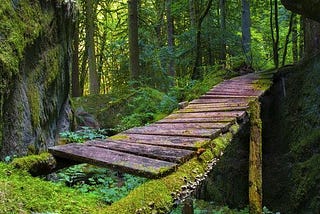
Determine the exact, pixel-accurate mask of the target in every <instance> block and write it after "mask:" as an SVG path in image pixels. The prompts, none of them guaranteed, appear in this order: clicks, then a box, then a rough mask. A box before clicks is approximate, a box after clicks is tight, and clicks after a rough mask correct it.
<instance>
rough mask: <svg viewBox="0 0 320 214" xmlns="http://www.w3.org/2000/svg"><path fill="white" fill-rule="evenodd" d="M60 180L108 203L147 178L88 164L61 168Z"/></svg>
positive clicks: (121, 196)
mask: <svg viewBox="0 0 320 214" xmlns="http://www.w3.org/2000/svg"><path fill="white" fill-rule="evenodd" d="M57 175H58V179H59V182H63V183H65V184H67V185H68V186H71V187H72V188H74V189H77V190H79V191H80V192H82V193H91V194H93V195H96V196H97V197H98V198H99V199H100V200H102V201H103V202H105V203H107V204H112V203H113V202H115V201H118V200H120V199H121V198H123V197H125V196H126V195H128V194H129V192H130V191H131V190H133V189H134V188H136V187H137V186H139V185H141V184H142V183H144V182H145V181H147V179H145V178H141V177H137V176H133V175H129V174H119V173H117V172H115V171H111V170H109V169H106V168H99V167H95V166H90V165H86V164H81V165H76V166H72V167H69V168H68V169H64V170H61V171H60V172H59V173H58V174H57Z"/></svg>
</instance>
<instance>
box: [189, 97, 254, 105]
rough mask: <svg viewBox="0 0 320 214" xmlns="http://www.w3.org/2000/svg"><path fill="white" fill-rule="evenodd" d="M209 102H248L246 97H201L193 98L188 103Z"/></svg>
mask: <svg viewBox="0 0 320 214" xmlns="http://www.w3.org/2000/svg"><path fill="white" fill-rule="evenodd" d="M209 103H249V98H248V97H236V98H211V99H209V98H202V97H200V98H199V99H196V100H193V101H191V102H190V104H209Z"/></svg>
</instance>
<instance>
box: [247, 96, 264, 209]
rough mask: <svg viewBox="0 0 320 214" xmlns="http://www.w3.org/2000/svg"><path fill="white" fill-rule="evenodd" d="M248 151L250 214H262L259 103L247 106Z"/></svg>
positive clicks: (253, 102) (254, 102)
mask: <svg viewBox="0 0 320 214" xmlns="http://www.w3.org/2000/svg"><path fill="white" fill-rule="evenodd" d="M249 108H250V109H249V114H250V149H249V208H250V214H260V213H262V122H261V118H260V103H259V102H258V101H257V100H255V101H252V102H250V104H249Z"/></svg>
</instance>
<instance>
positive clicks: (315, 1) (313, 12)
mask: <svg viewBox="0 0 320 214" xmlns="http://www.w3.org/2000/svg"><path fill="white" fill-rule="evenodd" d="M281 2H282V4H283V5H284V6H285V7H286V8H287V9H288V10H291V11H293V12H295V13H298V14H301V15H304V16H306V17H308V18H310V19H313V20H315V21H318V22H320V13H319V10H320V1H319V0H281Z"/></svg>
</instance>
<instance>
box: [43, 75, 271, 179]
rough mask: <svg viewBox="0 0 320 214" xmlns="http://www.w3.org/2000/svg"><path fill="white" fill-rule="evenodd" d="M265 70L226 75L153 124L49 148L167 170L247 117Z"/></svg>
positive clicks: (151, 173) (144, 171) (118, 165)
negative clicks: (211, 87) (210, 87)
mask: <svg viewBox="0 0 320 214" xmlns="http://www.w3.org/2000/svg"><path fill="white" fill-rule="evenodd" d="M270 77H271V76H270V75H264V76H263V77H262V76H260V75H259V74H254V73H250V74H247V75H243V76H239V77H236V78H233V79H230V80H226V81H224V82H222V83H220V84H218V85H216V86H215V87H214V88H213V89H211V90H210V91H209V92H207V93H206V94H205V95H203V96H201V97H200V98H199V99H196V100H193V101H192V102H190V103H189V104H188V105H187V106H186V107H185V108H183V109H181V110H178V111H175V112H174V113H172V114H171V115H169V116H167V117H166V118H164V119H162V120H160V121H157V122H155V123H153V124H150V125H147V126H143V127H138V128H132V129H129V130H127V131H124V132H122V133H119V134H117V135H114V136H112V137H110V138H107V139H105V140H91V141H87V142H85V143H83V144H76V143H71V144H67V145H61V146H55V147H52V148H49V151H50V152H51V153H52V154H53V155H54V156H56V157H58V158H64V159H69V160H73V161H76V162H83V163H90V164H94V165H99V166H103V167H110V168H113V169H115V170H119V171H125V172H129V173H132V174H137V175H142V176H145V177H151V178H154V177H160V176H164V175H167V174H168V173H170V172H171V171H173V170H174V169H176V168H177V167H179V165H181V164H182V163H184V162H186V161H188V160H189V159H190V158H192V157H194V156H195V155H199V152H201V148H205V145H206V144H207V143H208V142H210V140H212V139H214V138H216V137H218V136H219V135H220V134H222V133H225V132H227V131H228V130H229V128H230V127H231V126H232V125H233V124H235V123H236V122H237V121H239V120H244V119H245V118H246V117H247V112H246V111H247V109H248V103H249V102H250V100H252V99H257V98H259V97H260V96H261V95H262V94H263V93H264V90H263V89H262V88H259V87H258V84H256V82H257V81H259V80H260V79H261V78H264V79H266V78H270Z"/></svg>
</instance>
